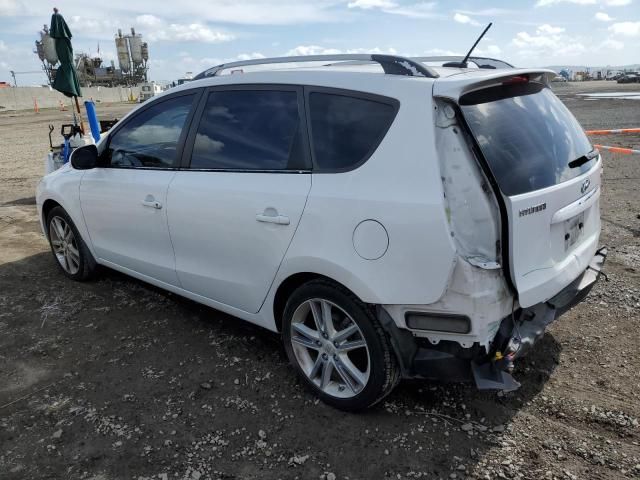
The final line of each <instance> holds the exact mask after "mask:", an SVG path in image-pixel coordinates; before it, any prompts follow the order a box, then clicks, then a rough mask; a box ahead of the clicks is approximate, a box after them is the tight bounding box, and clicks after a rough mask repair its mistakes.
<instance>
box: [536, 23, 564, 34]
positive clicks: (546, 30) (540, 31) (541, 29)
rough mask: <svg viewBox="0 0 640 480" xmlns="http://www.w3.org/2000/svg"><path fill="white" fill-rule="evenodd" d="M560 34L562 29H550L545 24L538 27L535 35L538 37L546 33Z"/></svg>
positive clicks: (550, 27) (549, 26)
mask: <svg viewBox="0 0 640 480" xmlns="http://www.w3.org/2000/svg"><path fill="white" fill-rule="evenodd" d="M562 32H564V28H562V27H552V26H551V25H549V24H548V23H545V24H544V25H540V26H539V27H538V29H537V30H536V33H538V34H539V35H541V34H543V33H548V34H550V35H555V34H558V33H562Z"/></svg>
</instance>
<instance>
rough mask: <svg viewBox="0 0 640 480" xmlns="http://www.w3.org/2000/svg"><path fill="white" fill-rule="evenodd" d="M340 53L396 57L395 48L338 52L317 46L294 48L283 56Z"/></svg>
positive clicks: (337, 50)
mask: <svg viewBox="0 0 640 480" xmlns="http://www.w3.org/2000/svg"><path fill="white" fill-rule="evenodd" d="M341 53H378V54H388V55H396V54H397V53H398V52H397V51H396V49H395V48H392V47H389V48H386V49H384V48H379V47H374V48H349V49H346V50H340V49H338V48H325V47H321V46H319V45H299V46H297V47H295V48H292V49H291V50H289V51H288V52H287V53H285V56H287V57H289V56H300V55H338V54H341Z"/></svg>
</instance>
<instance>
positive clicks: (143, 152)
mask: <svg viewBox="0 0 640 480" xmlns="http://www.w3.org/2000/svg"><path fill="white" fill-rule="evenodd" d="M194 96H195V94H194V95H181V96H179V97H175V98H172V99H169V100H165V101H162V102H159V103H156V104H154V105H153V106H151V107H149V108H147V109H146V110H144V111H142V112H141V113H139V114H137V115H136V116H135V117H133V118H132V119H131V120H129V121H128V122H127V123H125V124H124V125H123V126H122V128H120V129H118V130H117V131H116V132H115V134H113V135H112V136H111V138H110V140H109V146H108V148H107V151H106V156H107V158H106V160H107V163H108V164H109V165H110V166H112V167H129V168H131V167H134V168H135V167H139V168H170V167H174V166H175V164H176V160H177V148H178V141H179V140H180V134H181V133H182V128H183V127H184V123H185V121H186V119H187V116H188V115H189V111H190V110H191V104H192V103H193V99H194Z"/></svg>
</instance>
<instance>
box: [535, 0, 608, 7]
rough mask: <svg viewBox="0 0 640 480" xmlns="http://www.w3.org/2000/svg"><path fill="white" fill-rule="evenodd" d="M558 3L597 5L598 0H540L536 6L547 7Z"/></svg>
mask: <svg viewBox="0 0 640 480" xmlns="http://www.w3.org/2000/svg"><path fill="white" fill-rule="evenodd" d="M557 3H574V4H576V5H595V4H596V0H538V3H536V7H546V6H548V5H555V4H557Z"/></svg>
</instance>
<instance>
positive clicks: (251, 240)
mask: <svg viewBox="0 0 640 480" xmlns="http://www.w3.org/2000/svg"><path fill="white" fill-rule="evenodd" d="M201 111H202V112H201V116H200V120H199V122H198V123H197V125H198V126H197V128H195V129H193V131H192V132H191V134H190V138H189V140H188V141H187V145H188V146H187V147H186V149H187V154H186V155H185V159H186V160H187V162H186V164H185V166H186V168H185V169H184V170H181V171H179V172H177V173H176V176H175V178H174V179H173V181H172V182H171V185H170V186H169V193H168V203H169V210H168V215H169V230H170V232H171V239H172V241H173V246H174V249H175V254H176V270H177V273H178V278H179V279H180V283H181V285H182V287H183V288H184V289H186V290H188V291H190V292H193V293H196V294H198V295H201V296H203V297H206V298H208V299H211V300H214V301H216V302H219V303H222V304H225V305H228V306H232V307H234V308H237V309H240V310H242V311H245V312H250V313H255V312H257V311H258V310H259V309H260V307H261V305H262V302H263V301H264V299H265V297H266V295H267V292H268V291H269V287H270V286H271V283H272V282H273V279H274V277H275V275H276V273H277V271H278V267H279V265H280V262H281V261H282V259H283V257H284V255H285V253H286V251H287V248H288V247H289V244H290V242H291V240H292V238H293V234H294V232H295V230H296V227H297V225H298V222H299V220H300V218H301V216H302V212H303V209H304V206H305V203H306V199H307V195H308V193H309V190H310V188H311V173H310V168H309V159H308V151H309V150H308V148H307V139H306V135H305V134H304V132H305V124H304V115H303V107H302V99H301V89H299V88H296V87H291V86H273V87H253V88H252V87H249V86H243V87H241V88H238V87H219V88H214V89H211V90H210V91H209V92H208V96H207V98H206V99H205V101H204V102H203V105H202V107H201ZM197 116H198V115H197Z"/></svg>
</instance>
